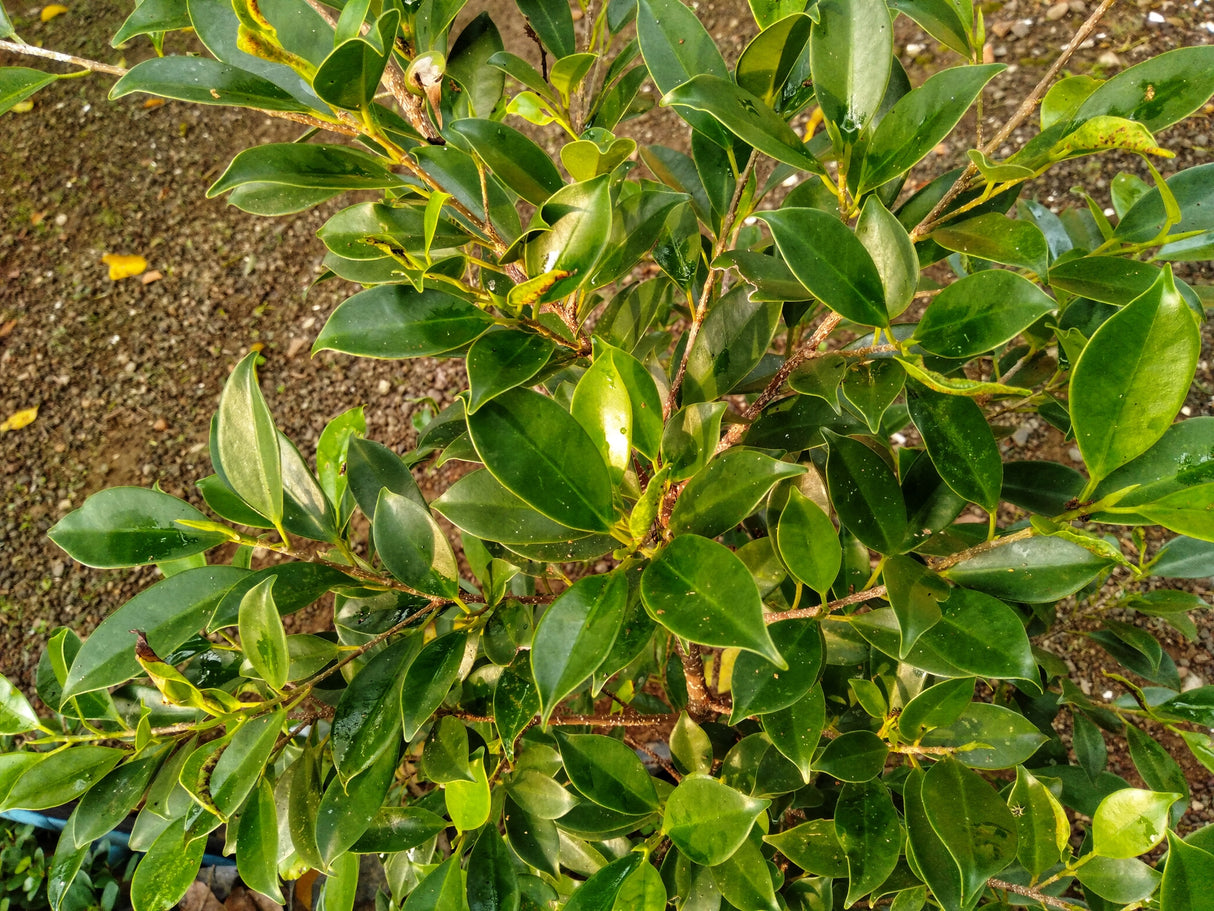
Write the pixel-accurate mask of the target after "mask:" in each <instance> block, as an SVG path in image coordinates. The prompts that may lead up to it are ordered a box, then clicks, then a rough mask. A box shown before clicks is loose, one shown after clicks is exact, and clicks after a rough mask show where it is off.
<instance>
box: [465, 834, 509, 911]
mask: <svg viewBox="0 0 1214 911" xmlns="http://www.w3.org/2000/svg"><path fill="white" fill-rule="evenodd" d="M467 889H468V908H469V911H518V908H519V906H520V902H519V885H518V875H517V874H516V873H515V870H514V860H513V859H512V858H511V856H510V850H509V849H508V848H507V847H506V842H505V841H503V840H502V836H501V835H499V834H498V831H497V828H496V827H495V826H487V827H486V828H485V829H484V831H482V832H481V834H480V836H479V837H478V838H477V839H476V844H475V845H474V846H473V848H472V853H471V854H469V855H468V880H467Z"/></svg>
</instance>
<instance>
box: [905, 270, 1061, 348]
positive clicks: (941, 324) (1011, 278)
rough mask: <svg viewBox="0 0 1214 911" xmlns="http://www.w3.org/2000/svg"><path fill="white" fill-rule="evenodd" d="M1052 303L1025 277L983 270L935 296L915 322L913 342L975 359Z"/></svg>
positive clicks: (1022, 326) (1028, 322) (1040, 313)
mask: <svg viewBox="0 0 1214 911" xmlns="http://www.w3.org/2000/svg"><path fill="white" fill-rule="evenodd" d="M1055 306H1056V304H1055V303H1054V301H1053V300H1052V299H1051V298H1049V297H1047V296H1046V295H1045V294H1044V293H1043V292H1042V291H1041V289H1040V288H1038V287H1037V286H1036V285H1034V284H1033V283H1032V282H1030V281H1029V280H1028V279H1025V278H1021V277H1020V276H1019V275H1017V274H1015V273H1014V272H1008V271H1006V270H1003V269H987V270H985V271H982V272H976V273H974V274H973V275H968V276H966V277H965V278H963V279H961V280H960V281H957V282H954V283H953V284H951V285H949V286H948V287H947V288H945V289H944V290H943V291H941V292H940V293H939V294H938V295H936V297H934V298H933V299H932V302H931V303H930V304H928V306H927V310H926V311H925V312H924V314H923V319H921V320H920V321H919V326H918V328H917V329H916V330H915V340H916V341H917V342H918V343H919V344H920V345H921V346H922V347H923V348H924V349H926V350H927V351H930V352H932V353H933V354H940V355H943V356H945V357H955V358H969V357H974V356H976V355H979V354H983V353H985V352H987V351H990V350H992V349H994V348H997V347H999V346H1000V345H1002V344H1004V343H1005V342H1008V341H1011V340H1012V339H1013V338H1015V337H1016V336H1017V335H1019V334H1020V333H1021V332H1022V331H1024V330H1025V329H1027V328H1028V327H1029V326H1031V325H1032V324H1033V323H1035V322H1036V321H1037V320H1038V319H1040V318H1041V317H1042V316H1044V315H1045V314H1047V313H1049V312H1050V311H1051V310H1053V309H1054V307H1055Z"/></svg>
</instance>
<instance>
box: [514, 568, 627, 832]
mask: <svg viewBox="0 0 1214 911" xmlns="http://www.w3.org/2000/svg"><path fill="white" fill-rule="evenodd" d="M627 607H628V582H627V580H626V579H625V577H624V575H623V573H608V574H603V575H597V576H587V577H585V578H584V579H580V580H578V581H577V582H576V583H574V584H573V585H572V586H570V587H569V588H567V589H566V590H565V591H564V592H563V593H562V594H561V596H560V597H559V598H557V599H556V600H555V601H554V602H552V605H551V606H550V607H549V608H548V610H547V611H546V612H545V613H544V616H543V618H542V619H541V620H540V623H539V626H538V627H537V628H536V631H535V639H534V641H533V642H532V646H531V669H532V673H533V674H534V675H535V680H536V683H537V685H538V688H539V694H540V699H541V701H542V703H543V707H544V716H543V720H544V723H545V724H547V722H548V719H549V718H550V717H551V716H552V712H553V710H554V709H555V708H556V706H557V704H558V703H559V702H560V701H561V700H562V699H564V698H565V697H566V696H568V695H569V694H570V693H572V692H574V691H575V690H577V689H578V687H580V686H581V685H582V684H583V683H585V682H586V681H587V680H589V679H590V676H591V675H592V674H593V673H594V672H595V670H596V669H597V668H598V666H599V665H600V664H602V663H603V660H604V659H605V658H606V657H607V655H608V654H609V653H610V652H611V647H612V646H613V645H614V644H615V639H616V636H617V635H618V634H619V631H620V624H621V622H622V621H623V619H624V612H625V610H626V608H627ZM624 812H630V811H624Z"/></svg>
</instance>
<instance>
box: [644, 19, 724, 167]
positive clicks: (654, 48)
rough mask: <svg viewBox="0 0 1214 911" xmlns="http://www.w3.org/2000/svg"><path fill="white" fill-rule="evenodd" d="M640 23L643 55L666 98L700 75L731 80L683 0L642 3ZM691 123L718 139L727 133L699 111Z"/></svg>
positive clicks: (718, 55) (650, 72)
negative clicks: (671, 92) (668, 93)
mask: <svg viewBox="0 0 1214 911" xmlns="http://www.w3.org/2000/svg"><path fill="white" fill-rule="evenodd" d="M636 21H637V40H638V42H639V43H640V46H641V56H642V57H644V59H645V65H646V67H647V68H648V69H649V74H650V75H651V76H652V77H653V81H654V83H655V84H656V85H657V87H658V91H659V92H661V93H662V94H663V95H665V94H666V93H667V92H669V91H672V90H673V89H675V88H677V87H678V86H680V85H682V84H683V83H684V82H687V81H688V80H689V79H691V78H692V77H693V76H696V75H697V74H700V73H706V74H708V75H710V76H716V77H717V78H719V79H728V78H729V69H728V67H726V65H725V60H724V59H723V58H722V57H721V52H720V51H719V50H717V45H716V42H715V41H713V40H712V37H711V36H710V35H709V34H708V32H707V31H706V30H705V28H704V26H703V25H702V24H700V20H699V19H697V18H696V15H695V13H693V12H692V11H691V10H690V9H688V8H687V7H686V6H684V5H683V3H682V2H680V0H640V2H639V3H638V4H637V20H636ZM687 122H688V123H690V124H691V125H692V126H693V127H694V128H695V129H697V130H699V131H700V132H701V133H704V134H706V135H708V136H711V137H713V138H714V140H715V139H716V137H718V136H719V137H721V139H724V131H723V130H721V128H720V127H719V126H717V122H716V120H714V119H713V118H712V117H710V116H709V115H707V114H702V113H699V112H695V115H694V116H691V115H689V116H688V121H687ZM718 144H719V145H724V144H725V143H724V142H719V143H718Z"/></svg>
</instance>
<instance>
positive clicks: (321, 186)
mask: <svg viewBox="0 0 1214 911" xmlns="http://www.w3.org/2000/svg"><path fill="white" fill-rule="evenodd" d="M401 181H402V178H401V177H399V176H398V175H396V174H393V173H392V172H391V171H389V170H388V169H387V167H385V166H384V164H383V162H382V161H381V160H380V159H378V158H375V157H373V156H371V155H369V154H367V153H365V152H359V151H357V150H355V149H352V148H350V147H348V146H335V145H313V144H308V143H303V144H296V143H290V144H277V145H264V146H257V147H256V148H252V149H246V150H245V151H243V152H241V153H240V154H238V155H237V156H236V157H235V158H234V159H232V163H231V164H230V165H228V169H227V170H226V171H224V173H223V174H221V175H220V177H219V179H218V180H217V181H215V183H214V184H212V185H211V187H210V189H208V190H207V196H208V198H212V197H215V196H218V195H220V194H221V193H229V192H230V193H231V194H232V195H231V196H230V197H229V202H231V203H232V205H234V206H236V207H237V208H239V209H243V210H244V211H246V212H252V213H254V214H256V215H289V214H291V213H293V212H299V211H302V210H303V209H307V208H309V207H311V206H314V205H317V204H318V203H321V202H324V201H325V200H326V199H330V198H332V197H334V196H336V195H338V194H339V193H342V192H344V191H346V190H379V189H386V188H389V187H395V186H399V185H400V184H401Z"/></svg>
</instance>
